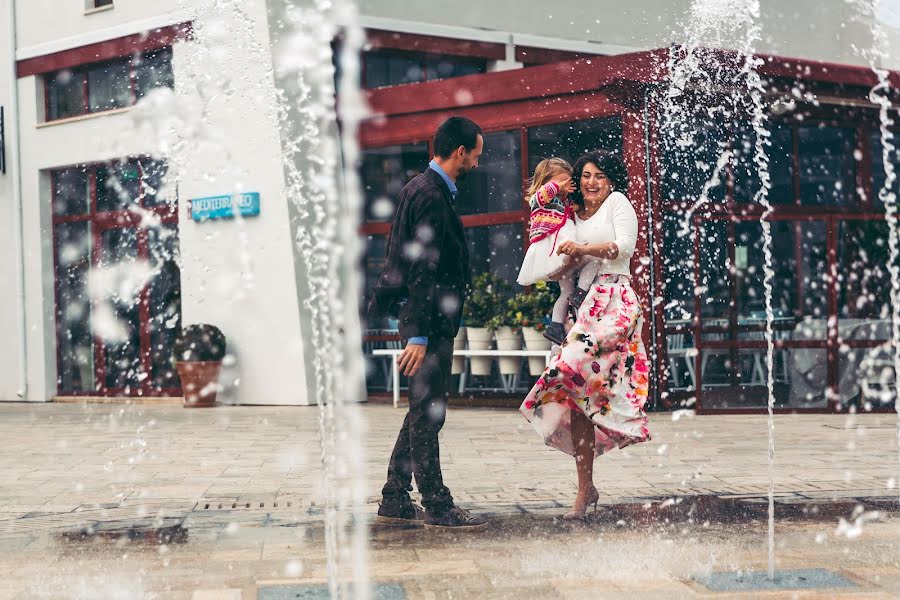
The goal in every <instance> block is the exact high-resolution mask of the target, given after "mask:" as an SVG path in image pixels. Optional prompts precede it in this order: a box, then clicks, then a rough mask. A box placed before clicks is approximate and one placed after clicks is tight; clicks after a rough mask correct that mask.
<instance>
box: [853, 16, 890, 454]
mask: <svg viewBox="0 0 900 600" xmlns="http://www.w3.org/2000/svg"><path fill="white" fill-rule="evenodd" d="M847 1H848V3H849V4H851V6H852V7H853V8H854V9H855V10H856V18H857V19H858V20H860V21H863V22H869V23H871V25H870V27H871V31H872V46H871V48H868V49H859V48H857V49H856V50H857V53H859V54H860V55H861V56H862V57H863V58H865V59H867V60H868V62H869V66H870V67H871V69H872V72H873V73H875V76H876V77H877V78H878V82H877V83H876V84H875V85H874V86H873V87H872V89H871V90H870V91H869V100H870V101H871V102H872V103H873V104H875V105H876V106H877V107H878V120H879V130H880V133H881V160H882V164H883V165H884V174H885V178H884V183H883V184H882V186H881V189H879V190H878V199H879V200H881V202H882V203H883V205H884V212H885V216H884V218H885V220H886V221H887V225H888V272H889V273H890V275H891V293H890V298H891V350H892V358H893V367H894V369H893V370H894V373H893V375H894V377H893V379H894V382H893V383H894V387H893V390H894V410H895V412H896V413H897V423H896V428H897V452H898V454H897V460H898V465H900V265H898V258H900V231H898V226H897V193H896V192H895V191H894V184H895V183H896V182H897V173H896V170H895V169H894V163H893V161H892V160H891V157H892V155H893V154H894V153H895V152H896V151H897V145H896V144H895V143H894V132H893V125H894V119H892V118H891V116H890V111H891V109H893V104H892V102H891V98H890V94H891V83H890V79H889V78H888V75H889V72H888V70H887V69H885V68H883V67H882V66H881V65H882V64H883V63H885V62H886V61H888V60H889V59H890V54H889V52H888V47H889V44H888V38H887V34H886V32H885V30H884V28H883V27H882V25H881V20H880V19H879V18H878V12H879V8H880V5H881V3H882V1H883V0H847Z"/></svg>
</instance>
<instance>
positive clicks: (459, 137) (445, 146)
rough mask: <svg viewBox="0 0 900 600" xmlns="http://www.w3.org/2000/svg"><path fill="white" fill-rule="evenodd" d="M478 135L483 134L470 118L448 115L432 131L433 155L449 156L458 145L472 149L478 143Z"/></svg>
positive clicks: (467, 149)
mask: <svg viewBox="0 0 900 600" xmlns="http://www.w3.org/2000/svg"><path fill="white" fill-rule="evenodd" d="M479 135H482V136H483V135H484V134H483V133H482V131H481V127H479V126H478V124H477V123H475V121H473V120H472V119H467V118H465V117H450V118H449V119H447V120H446V121H444V122H443V123H441V125H440V126H439V127H438V128H437V131H435V132H434V155H435V156H439V157H441V158H449V157H450V155H451V154H453V153H454V152H456V149H457V148H459V147H460V146H463V147H465V149H466V151H469V150H472V148H474V147H475V146H476V145H477V144H478V136H479Z"/></svg>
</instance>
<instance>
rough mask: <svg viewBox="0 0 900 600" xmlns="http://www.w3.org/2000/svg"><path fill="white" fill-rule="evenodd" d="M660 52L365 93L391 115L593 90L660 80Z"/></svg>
mask: <svg viewBox="0 0 900 600" xmlns="http://www.w3.org/2000/svg"><path fill="white" fill-rule="evenodd" d="M662 52H666V51H665V50H654V51H653V52H635V53H633V54H621V55H617V56H602V57H597V58H594V59H590V60H588V59H584V60H576V61H571V62H564V63H555V64H549V65H540V66H537V67H526V68H524V69H513V70H511V71H499V72H495V73H481V74H477V75H467V76H465V77H454V78H453V79H444V80H440V81H428V82H425V83H410V84H406V85H396V86H392V87H389V88H379V89H374V90H369V91H368V93H367V94H366V96H367V100H368V102H369V106H370V107H371V108H372V112H373V113H375V114H377V115H379V116H391V115H402V114H410V113H421V112H425V111H432V110H457V109H460V108H464V107H467V106H473V105H481V104H495V103H498V102H511V101H515V100H525V99H529V98H543V97H547V96H561V95H569V94H577V93H581V92H591V91H594V90H598V89H600V88H603V87H605V86H608V85H610V84H611V83H614V82H617V81H623V80H624V81H658V80H661V79H662V77H663V76H664V73H663V70H664V68H665V58H664V55H662V54H661V53H662ZM660 59H662V60H660Z"/></svg>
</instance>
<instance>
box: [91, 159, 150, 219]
mask: <svg viewBox="0 0 900 600" xmlns="http://www.w3.org/2000/svg"><path fill="white" fill-rule="evenodd" d="M140 195H141V175H140V170H139V169H138V166H137V164H136V163H119V164H115V165H111V166H100V167H97V212H109V211H116V210H127V209H128V207H129V206H131V205H132V204H136V203H137V202H138V201H139V199H140Z"/></svg>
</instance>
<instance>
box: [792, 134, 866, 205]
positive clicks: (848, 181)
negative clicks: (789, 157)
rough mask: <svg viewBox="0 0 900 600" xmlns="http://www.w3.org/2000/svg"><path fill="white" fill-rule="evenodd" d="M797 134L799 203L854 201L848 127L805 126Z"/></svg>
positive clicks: (851, 140) (851, 138)
mask: <svg viewBox="0 0 900 600" xmlns="http://www.w3.org/2000/svg"><path fill="white" fill-rule="evenodd" d="M797 134H798V138H799V161H800V203H801V204H804V205H809V206H826V205H839V206H843V205H847V204H850V203H852V202H855V201H856V193H855V189H856V184H855V182H856V160H855V158H854V156H853V150H854V143H855V138H856V135H855V131H854V130H853V129H850V128H848V127H831V126H804V127H799V128H798V130H797Z"/></svg>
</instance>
